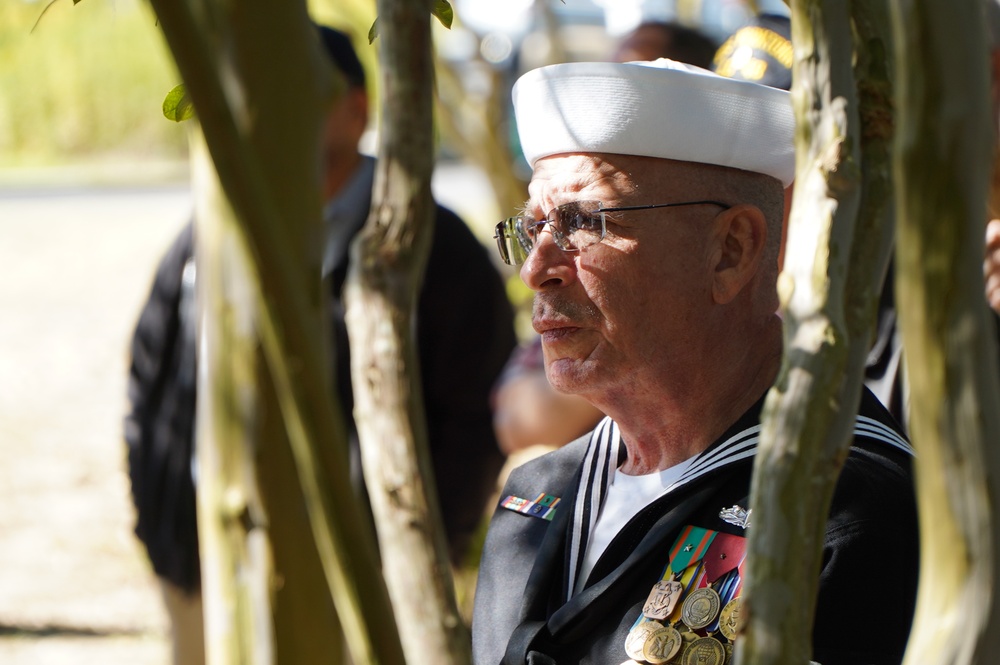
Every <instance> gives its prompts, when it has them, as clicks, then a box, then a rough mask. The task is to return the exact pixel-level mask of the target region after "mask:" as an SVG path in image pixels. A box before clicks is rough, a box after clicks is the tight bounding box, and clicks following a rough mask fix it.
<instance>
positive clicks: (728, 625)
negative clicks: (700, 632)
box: [719, 596, 743, 642]
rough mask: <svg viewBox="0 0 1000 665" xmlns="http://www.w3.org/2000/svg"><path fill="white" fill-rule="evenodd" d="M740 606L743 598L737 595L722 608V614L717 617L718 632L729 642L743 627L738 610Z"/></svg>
mask: <svg viewBox="0 0 1000 665" xmlns="http://www.w3.org/2000/svg"><path fill="white" fill-rule="evenodd" d="M742 607H743V599H742V598H740V597H739V596H737V597H736V598H733V599H732V600H730V601H729V602H728V603H726V606H725V607H723V608H722V616H721V617H720V618H719V632H720V633H722V634H723V635H725V636H726V639H727V640H729V641H730V642H732V641H733V640H735V639H736V635H737V634H738V633H739V632H740V629H742V628H743V625H742V623H741V622H740V610H741V609H742Z"/></svg>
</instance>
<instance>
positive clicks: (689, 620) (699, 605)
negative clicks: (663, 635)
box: [681, 587, 722, 630]
mask: <svg viewBox="0 0 1000 665" xmlns="http://www.w3.org/2000/svg"><path fill="white" fill-rule="evenodd" d="M721 604H722V600H720V599H719V594H718V593H717V592H716V591H715V589H713V588H712V587H704V588H701V589H696V590H694V591H693V592H692V593H691V594H690V595H689V596H688V597H687V599H685V601H684V604H683V605H681V619H682V620H683V621H684V623H685V624H686V625H687V627H688V628H690V629H691V630H698V629H699V628H704V627H705V626H707V625H709V624H710V623H712V622H713V621H715V617H717V616H719V606H720V605H721Z"/></svg>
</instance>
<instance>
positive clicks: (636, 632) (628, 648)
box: [625, 621, 663, 660]
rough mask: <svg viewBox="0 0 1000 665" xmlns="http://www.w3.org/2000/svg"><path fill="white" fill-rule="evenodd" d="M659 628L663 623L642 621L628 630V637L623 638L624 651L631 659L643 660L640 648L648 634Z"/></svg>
mask: <svg viewBox="0 0 1000 665" xmlns="http://www.w3.org/2000/svg"><path fill="white" fill-rule="evenodd" d="M660 628H663V624H662V623H660V622H658V621H643V622H642V623H640V624H639V625H638V626H635V627H634V628H632V630H630V631H628V637H626V638H625V653H626V654H627V655H628V657H629V658H631V659H632V660H644V659H645V657H644V656H643V651H642V648H643V647H644V646H645V645H646V640H647V639H648V638H649V636H650V635H652V634H653V633H655V632H656V631H657V630H659V629H660Z"/></svg>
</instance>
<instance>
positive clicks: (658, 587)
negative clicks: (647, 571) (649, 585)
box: [642, 580, 684, 621]
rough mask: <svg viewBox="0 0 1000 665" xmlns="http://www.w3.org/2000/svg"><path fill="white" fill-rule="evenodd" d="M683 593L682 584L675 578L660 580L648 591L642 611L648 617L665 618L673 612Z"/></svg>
mask: <svg viewBox="0 0 1000 665" xmlns="http://www.w3.org/2000/svg"><path fill="white" fill-rule="evenodd" d="M683 593H684V585H683V584H681V583H680V582H678V581H677V580H660V581H659V582H657V583H656V584H655V585H654V586H653V590H652V591H650V592H649V598H647V599H646V604H645V605H643V606H642V613H643V614H644V615H645V616H646V617H647V618H649V619H659V620H661V621H662V620H665V619H667V618H668V617H669V616H670V615H671V614H673V613H674V608H675V607H677V601H678V600H680V597H681V594H683Z"/></svg>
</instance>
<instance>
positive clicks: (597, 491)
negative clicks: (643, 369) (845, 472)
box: [566, 415, 914, 600]
mask: <svg viewBox="0 0 1000 665" xmlns="http://www.w3.org/2000/svg"><path fill="white" fill-rule="evenodd" d="M760 430H761V427H760V425H759V424H758V425H753V426H751V427H748V428H746V429H744V430H742V431H740V432H738V433H737V434H735V435H733V436H731V437H729V438H728V439H726V440H725V441H723V442H722V443H721V444H719V445H718V446H716V447H714V448H711V449H710V450H707V451H703V452H702V453H701V454H699V455H698V456H697V457H696V458H695V460H694V461H693V462H692V463H691V465H690V466H689V467H688V469H687V470H686V471H685V472H684V473H683V474H682V475H681V477H680V478H678V479H677V480H676V481H674V482H673V483H672V484H671V485H670V486H669V487H666V488H664V490H663V493H662V494H660V496H661V497H662V496H664V495H665V494H667V493H669V492H672V491H674V490H676V489H677V488H679V487H682V486H683V485H686V484H688V483H690V482H691V481H693V480H696V479H698V478H700V477H701V476H704V475H705V474H707V473H711V472H713V471H717V470H718V469H721V468H723V467H726V466H729V465H730V464H735V463H736V462H740V461H743V460H745V459H749V458H752V457H753V456H754V455H755V454H756V453H757V443H758V441H759V440H760ZM854 435H855V436H860V437H865V438H868V439H871V440H873V441H879V442H882V443H885V444H888V445H890V446H893V447H895V448H898V449H900V450H902V451H904V452H906V453H907V454H909V455H913V454H914V453H913V448H912V447H911V446H910V444H909V443H908V442H907V441H906V439H904V438H903V437H901V436H900V435H899V434H898V433H897V432H896V431H894V430H893V429H892V428H890V427H888V426H887V425H885V424H884V423H881V422H879V421H877V420H875V419H873V418H869V417H867V416H860V415H859V416H858V417H857V419H856V420H855V423H854ZM621 446H622V443H621V432H620V430H619V429H618V425H617V424H615V422H614V421H613V420H611V418H609V417H605V418H604V419H603V420H601V422H600V423H598V425H597V427H596V428H594V431H593V432H592V433H591V436H590V445H589V446H588V447H587V452H586V455H585V456H584V459H583V473H582V475H581V479H580V486H579V487H578V488H577V494H576V507H575V509H574V512H573V524H572V527H571V530H570V544H569V547H570V549H569V568H568V572H569V573H570V574H569V579H568V580H567V585H566V588H567V592H566V593H567V595H566V598H567V600H569V599H570V598H572V597H573V593H574V588H575V586H576V584H577V583H578V582H579V583H582V582H583V580H579V579H578V578H579V576H580V570H581V568H582V566H583V556H584V554H585V553H586V551H587V543H588V542H589V540H590V535H591V534H592V533H593V532H594V526H595V525H596V524H597V518H598V516H599V515H600V514H601V507H602V506H603V505H604V499H605V497H606V496H607V493H608V485H609V483H610V481H611V478H612V476H613V475H614V473H615V470H616V469H617V468H618V456H619V453H620V451H621ZM657 498H659V497H657Z"/></svg>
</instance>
